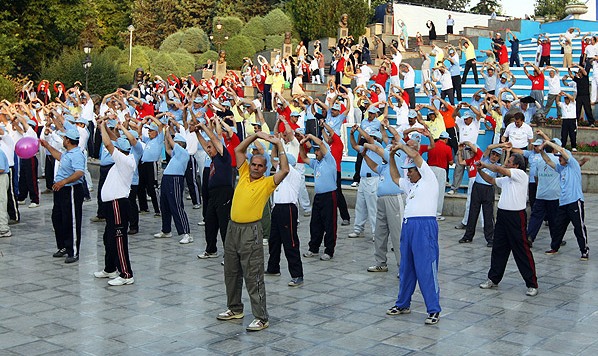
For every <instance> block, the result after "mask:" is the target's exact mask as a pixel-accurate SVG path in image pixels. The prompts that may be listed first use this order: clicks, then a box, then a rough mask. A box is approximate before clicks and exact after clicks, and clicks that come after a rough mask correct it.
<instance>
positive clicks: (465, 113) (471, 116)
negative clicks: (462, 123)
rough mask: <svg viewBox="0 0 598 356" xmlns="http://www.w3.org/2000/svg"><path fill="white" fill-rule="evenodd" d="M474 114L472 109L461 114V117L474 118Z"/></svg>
mask: <svg viewBox="0 0 598 356" xmlns="http://www.w3.org/2000/svg"><path fill="white" fill-rule="evenodd" d="M472 114H473V113H472V112H471V111H469V110H467V111H466V112H464V113H463V115H461V118H462V119H463V120H465V119H472V118H473V115H472Z"/></svg>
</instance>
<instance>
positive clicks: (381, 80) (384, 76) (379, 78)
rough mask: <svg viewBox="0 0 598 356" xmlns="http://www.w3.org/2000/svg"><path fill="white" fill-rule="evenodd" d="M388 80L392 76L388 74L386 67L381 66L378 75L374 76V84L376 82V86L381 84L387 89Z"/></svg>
mask: <svg viewBox="0 0 598 356" xmlns="http://www.w3.org/2000/svg"><path fill="white" fill-rule="evenodd" d="M388 78H390V76H389V75H388V73H387V72H386V67H385V66H384V65H381V66H380V69H378V74H376V75H374V76H372V79H373V80H374V82H376V84H380V85H381V86H382V88H386V81H387V80H388Z"/></svg>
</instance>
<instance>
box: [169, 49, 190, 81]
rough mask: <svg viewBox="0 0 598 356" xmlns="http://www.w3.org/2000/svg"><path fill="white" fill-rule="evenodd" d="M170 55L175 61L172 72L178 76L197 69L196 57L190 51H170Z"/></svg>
mask: <svg viewBox="0 0 598 356" xmlns="http://www.w3.org/2000/svg"><path fill="white" fill-rule="evenodd" d="M170 57H171V58H172V60H173V61H174V64H175V66H174V67H173V68H172V73H174V74H176V75H177V76H186V75H187V74H190V73H191V72H194V71H195V58H193V55H191V54H189V53H188V52H184V53H183V51H182V50H181V51H176V52H173V53H170Z"/></svg>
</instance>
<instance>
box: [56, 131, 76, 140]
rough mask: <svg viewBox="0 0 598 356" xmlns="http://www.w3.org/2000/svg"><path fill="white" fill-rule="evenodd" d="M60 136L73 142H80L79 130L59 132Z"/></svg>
mask: <svg viewBox="0 0 598 356" xmlns="http://www.w3.org/2000/svg"><path fill="white" fill-rule="evenodd" d="M58 135H59V136H62V137H67V138H70V139H71V140H75V141H79V138H80V137H79V131H78V130H77V129H69V130H66V131H58Z"/></svg>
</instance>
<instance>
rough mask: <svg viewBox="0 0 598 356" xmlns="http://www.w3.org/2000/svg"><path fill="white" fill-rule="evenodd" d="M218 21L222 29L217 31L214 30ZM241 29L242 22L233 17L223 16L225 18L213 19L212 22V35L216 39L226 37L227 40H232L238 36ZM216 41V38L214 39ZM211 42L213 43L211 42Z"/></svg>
mask: <svg viewBox="0 0 598 356" xmlns="http://www.w3.org/2000/svg"><path fill="white" fill-rule="evenodd" d="M218 20H220V24H221V25H222V29H221V30H220V31H218V29H216V24H217V23H218ZM242 28H243V20H241V19H240V18H238V17H235V16H225V17H214V20H213V21H212V34H213V35H214V36H215V37H216V36H218V37H220V36H221V37H222V38H224V36H228V38H229V39H230V38H232V37H233V36H235V35H238V34H239V33H240V32H241V29H242ZM215 39H216V38H215ZM212 42H213V41H212Z"/></svg>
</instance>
